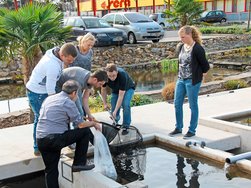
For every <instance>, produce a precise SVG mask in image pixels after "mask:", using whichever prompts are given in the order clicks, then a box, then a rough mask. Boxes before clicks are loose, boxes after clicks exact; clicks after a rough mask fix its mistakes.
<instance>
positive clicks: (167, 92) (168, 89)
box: [161, 82, 175, 100]
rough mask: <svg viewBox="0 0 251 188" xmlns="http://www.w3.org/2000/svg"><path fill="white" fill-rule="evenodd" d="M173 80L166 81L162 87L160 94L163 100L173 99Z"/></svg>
mask: <svg viewBox="0 0 251 188" xmlns="http://www.w3.org/2000/svg"><path fill="white" fill-rule="evenodd" d="M174 90H175V82H172V83H168V84H166V85H165V87H164V88H163V89H162V92H161V95H162V97H163V98H164V99H165V100H172V99H174Z"/></svg>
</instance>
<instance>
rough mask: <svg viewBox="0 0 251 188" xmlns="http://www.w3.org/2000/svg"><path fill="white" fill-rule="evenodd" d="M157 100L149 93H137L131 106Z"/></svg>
mask: <svg viewBox="0 0 251 188" xmlns="http://www.w3.org/2000/svg"><path fill="white" fill-rule="evenodd" d="M154 102H155V101H154V100H153V99H152V98H151V97H149V96H147V95H139V94H135V95H134V96H133V98H132V101H131V106H141V105H145V104H152V103H154Z"/></svg>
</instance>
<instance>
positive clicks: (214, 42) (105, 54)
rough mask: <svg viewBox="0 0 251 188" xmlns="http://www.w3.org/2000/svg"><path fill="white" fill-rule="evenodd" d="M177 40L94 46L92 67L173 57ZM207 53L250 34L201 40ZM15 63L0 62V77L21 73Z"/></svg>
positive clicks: (242, 42) (248, 41)
mask: <svg viewBox="0 0 251 188" xmlns="http://www.w3.org/2000/svg"><path fill="white" fill-rule="evenodd" d="M177 43H178V42H177V41H173V42H159V43H144V44H137V45H135V44H134V45H130V44H125V45H124V46H122V47H119V46H111V47H99V48H96V47H95V48H94V49H93V50H94V59H93V67H94V68H95V67H96V68H97V67H104V66H106V64H107V63H116V64H118V65H120V66H135V65H139V64H145V63H151V62H157V61H160V60H162V59H167V58H174V57H175V48H176V45H177ZM203 45H204V47H205V50H206V52H207V53H209V52H215V51H220V50H228V49H233V48H239V47H246V46H251V36H250V35H228V36H224V37H213V38H209V39H204V40H203ZM15 62H16V63H10V64H6V63H2V62H0V78H3V77H14V78H15V77H18V76H16V75H20V74H21V63H20V60H16V61H15Z"/></svg>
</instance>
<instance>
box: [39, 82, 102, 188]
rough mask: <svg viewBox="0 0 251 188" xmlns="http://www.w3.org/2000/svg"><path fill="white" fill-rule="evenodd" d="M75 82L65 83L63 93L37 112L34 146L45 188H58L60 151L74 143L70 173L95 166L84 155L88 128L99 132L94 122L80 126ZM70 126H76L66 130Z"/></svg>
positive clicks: (43, 105) (97, 125)
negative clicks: (40, 158)
mask: <svg viewBox="0 0 251 188" xmlns="http://www.w3.org/2000/svg"><path fill="white" fill-rule="evenodd" d="M78 89H79V84H78V82H76V81H74V80H69V81H67V82H65V83H64V85H63V87H62V91H61V92H60V93H58V94H55V95H52V96H49V97H48V98H46V99H45V101H44V102H43V104H42V107H41V110H40V116H39V121H38V125H37V131H36V136H37V143H38V149H39V151H40V152H41V155H42V158H43V161H44V164H45V181H46V187H47V188H59V185H58V162H59V159H60V153H61V149H62V148H64V147H66V146H68V145H70V144H73V143H76V150H75V156H74V161H73V165H72V171H73V172H77V171H81V170H91V169H93V168H94V164H91V165H88V164H87V163H86V162H87V157H86V154H87V151H88V144H89V135H90V131H91V130H90V128H89V127H92V126H94V127H95V128H96V129H98V130H100V129H101V127H100V124H98V123H95V122H93V121H85V122H83V120H82V117H81V116H80V114H79V112H78V109H77V107H76V105H75V103H74V101H76V99H77V97H78V96H77V91H78ZM70 122H73V123H75V124H76V125H78V128H77V129H74V130H69V129H68V125H69V123H70Z"/></svg>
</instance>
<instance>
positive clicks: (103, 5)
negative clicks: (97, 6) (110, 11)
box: [101, 1, 106, 9]
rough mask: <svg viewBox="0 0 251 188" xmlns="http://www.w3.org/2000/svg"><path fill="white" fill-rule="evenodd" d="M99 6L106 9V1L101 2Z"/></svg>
mask: <svg viewBox="0 0 251 188" xmlns="http://www.w3.org/2000/svg"><path fill="white" fill-rule="evenodd" d="M101 7H102V8H103V9H106V3H105V1H104V2H103V3H102V4H101Z"/></svg>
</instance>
